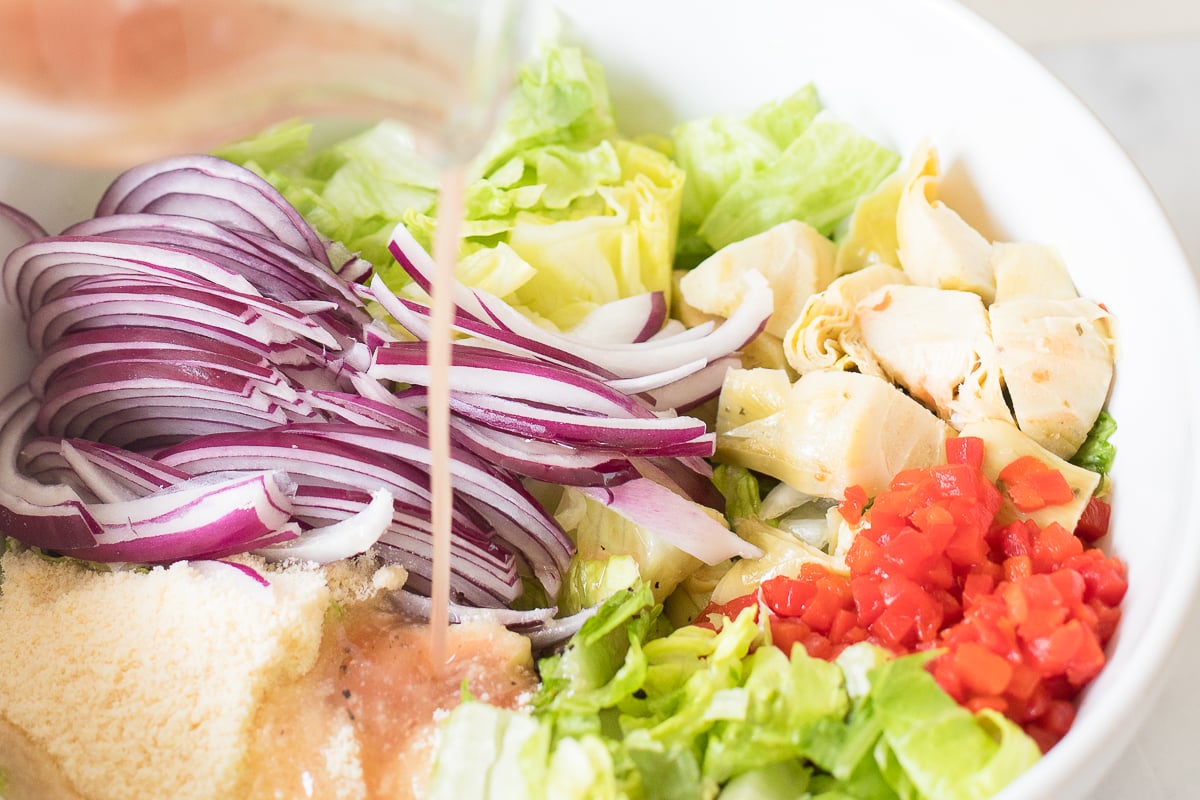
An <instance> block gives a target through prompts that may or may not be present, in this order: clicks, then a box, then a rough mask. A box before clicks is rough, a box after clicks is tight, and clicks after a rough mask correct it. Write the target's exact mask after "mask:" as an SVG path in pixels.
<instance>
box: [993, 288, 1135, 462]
mask: <svg viewBox="0 0 1200 800" xmlns="http://www.w3.org/2000/svg"><path fill="white" fill-rule="evenodd" d="M990 313H991V321H992V336H993V337H994V339H995V342H996V349H997V357H998V360H999V364H1000V371H1001V374H1002V376H1003V378H1004V383H1005V385H1007V386H1008V393H1009V396H1010V397H1011V398H1012V403H1013V410H1014V411H1015V412H1016V417H1017V425H1018V426H1019V427H1020V428H1021V430H1022V431H1024V432H1025V433H1026V434H1027V435H1029V436H1030V437H1031V438H1032V439H1033V440H1034V441H1036V442H1037V443H1038V444H1040V445H1041V446H1042V447H1044V448H1046V449H1047V450H1049V451H1050V452H1052V453H1054V454H1055V455H1057V456H1059V457H1061V458H1070V457H1071V456H1072V455H1074V453H1075V451H1076V450H1078V449H1079V446H1080V445H1081V444H1083V441H1084V439H1086V438H1087V434H1088V431H1089V430H1091V428H1092V424H1093V423H1095V421H1096V417H1097V416H1098V415H1099V414H1100V409H1102V408H1103V407H1104V401H1105V400H1106V399H1107V397H1108V390H1109V386H1110V384H1111V383H1112V379H1113V359H1114V349H1115V331H1114V330H1113V328H1114V322H1113V318H1112V317H1111V316H1110V315H1109V314H1108V312H1107V311H1105V310H1104V309H1103V308H1101V307H1100V306H1099V305H1097V304H1096V303H1093V302H1091V301H1090V300H1084V299H1082V298H1075V299H1072V300H1048V299H1041V298H1037V297H1023V298H1019V299H1016V300H1006V301H1004V302H1002V303H996V304H994V305H993V306H992V308H991V311H990Z"/></svg>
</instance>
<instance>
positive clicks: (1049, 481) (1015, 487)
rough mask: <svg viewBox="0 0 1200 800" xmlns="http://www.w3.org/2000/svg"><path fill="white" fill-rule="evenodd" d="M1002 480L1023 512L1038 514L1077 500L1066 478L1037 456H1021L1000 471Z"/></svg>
mask: <svg viewBox="0 0 1200 800" xmlns="http://www.w3.org/2000/svg"><path fill="white" fill-rule="evenodd" d="M999 477H1000V482H1001V483H1002V484H1004V490H1005V492H1007V494H1008V497H1009V499H1010V500H1012V502H1013V505H1014V506H1016V507H1017V509H1018V510H1020V511H1024V512H1029V511H1037V510H1038V509H1042V508H1045V507H1047V506H1058V505H1062V504H1064V503H1069V502H1071V501H1072V500H1074V499H1075V493H1074V492H1073V491H1071V485H1070V484H1069V483H1067V479H1066V478H1065V477H1063V474H1062V473H1061V472H1059V471H1058V470H1056V469H1054V468H1052V467H1049V466H1047V465H1046V464H1045V463H1044V462H1043V461H1041V460H1040V459H1038V458H1036V457H1034V456H1021V457H1020V458H1018V459H1016V460H1015V461H1013V462H1012V463H1011V464H1009V465H1008V466H1006V467H1005V468H1004V469H1002V470H1000V476H999Z"/></svg>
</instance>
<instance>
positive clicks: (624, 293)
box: [507, 140, 684, 328]
mask: <svg viewBox="0 0 1200 800" xmlns="http://www.w3.org/2000/svg"><path fill="white" fill-rule="evenodd" d="M611 149H612V151H613V153H615V155H616V158H617V163H618V165H619V167H620V174H619V176H618V178H617V179H616V180H615V181H613V182H610V183H600V182H597V183H596V185H595V186H594V189H593V193H592V194H591V195H588V196H585V197H583V198H579V199H576V200H574V201H573V202H572V203H571V204H570V205H568V206H567V207H566V208H564V209H561V210H560V209H554V208H550V207H547V206H545V205H541V206H538V207H535V208H531V209H528V210H526V211H524V212H522V213H518V214H517V215H515V216H514V217H513V219H512V227H511V229H510V230H509V231H508V239H507V241H508V243H509V245H511V246H512V248H513V250H515V251H516V252H517V253H519V254H520V255H521V257H522V258H524V259H525V260H526V261H528V262H529V263H530V264H531V265H532V266H533V267H534V268H535V269H536V270H537V273H536V274H535V275H534V276H533V278H532V279H531V280H530V281H529V282H528V283H526V284H525V285H524V286H523V287H522V288H521V290H520V291H519V292H518V293H517V299H518V300H519V302H520V303H521V304H523V305H525V306H527V307H529V308H530V309H532V310H533V311H535V312H537V313H538V314H540V315H541V316H543V317H545V318H546V319H549V320H551V321H553V322H554V323H555V324H556V325H558V326H559V327H560V328H570V327H571V326H573V325H575V324H577V323H578V322H579V321H580V320H582V319H583V318H584V317H585V316H587V314H588V313H589V312H591V311H593V310H595V308H596V307H597V306H600V305H603V304H604V303H608V302H611V301H613V300H618V299H620V298H622V297H629V296H631V295H635V294H640V293H642V292H650V291H661V292H669V290H670V287H671V267H672V264H673V263H674V258H675V242H676V235H677V231H678V224H679V222H678V221H679V204H680V197H681V195H682V191H683V186H684V174H683V171H682V170H680V169H679V168H678V167H676V166H675V165H674V164H672V163H671V160H670V159H669V158H667V157H666V156H665V155H663V154H662V153H660V152H659V151H657V150H653V149H651V148H649V147H645V146H643V145H639V144H635V143H633V142H629V141H624V140H617V141H615V142H613V143H612V146H611ZM593 177H595V178H600V177H604V174H597V175H593Z"/></svg>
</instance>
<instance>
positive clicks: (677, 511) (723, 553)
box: [579, 478, 762, 564]
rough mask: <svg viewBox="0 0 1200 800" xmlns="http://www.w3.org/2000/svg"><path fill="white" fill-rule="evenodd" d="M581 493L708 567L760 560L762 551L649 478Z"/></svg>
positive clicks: (586, 490)
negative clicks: (737, 558) (735, 559)
mask: <svg viewBox="0 0 1200 800" xmlns="http://www.w3.org/2000/svg"><path fill="white" fill-rule="evenodd" d="M579 491H581V492H583V493H584V494H586V495H587V496H588V497H590V498H592V499H593V500H596V501H597V502H599V503H602V504H603V505H606V506H608V507H609V508H610V509H611V510H612V511H614V512H616V513H617V514H619V515H621V516H622V517H624V518H625V519H627V520H629V521H630V522H632V523H634V524H635V525H638V526H640V527H643V528H646V529H647V530H650V531H653V532H654V533H655V534H657V535H658V536H659V537H661V538H662V539H663V540H664V541H666V542H668V543H669V544H672V545H674V546H675V547H678V548H679V549H680V550H682V551H683V552H685V553H687V554H688V555H691V556H695V557H696V558H698V559H700V560H701V561H703V562H704V563H705V564H718V563H720V562H722V561H724V560H725V559H727V558H732V557H733V556H741V557H742V558H758V557H760V556H761V555H762V551H761V550H759V549H758V548H757V547H755V546H754V545H752V544H750V543H749V542H747V541H745V540H744V539H741V538H740V537H738V535H737V534H735V533H733V532H732V531H730V530H729V529H728V528H726V527H725V526H724V525H722V524H721V523H719V522H717V521H716V520H714V519H713V518H712V517H710V516H709V515H708V514H707V513H705V511H704V509H703V508H702V507H700V506H698V505H697V504H695V503H693V502H691V501H689V500H685V499H684V498H682V497H680V496H679V495H677V494H675V493H674V492H672V491H670V490H669V489H665V488H663V487H662V486H660V485H659V484H657V483H655V482H654V481H652V480H647V479H646V478H638V479H637V480H633V481H629V482H628V483H622V484H620V485H619V486H610V487H607V488H583V489H580V490H579Z"/></svg>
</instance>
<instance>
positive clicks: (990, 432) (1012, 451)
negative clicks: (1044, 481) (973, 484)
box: [962, 420, 1100, 531]
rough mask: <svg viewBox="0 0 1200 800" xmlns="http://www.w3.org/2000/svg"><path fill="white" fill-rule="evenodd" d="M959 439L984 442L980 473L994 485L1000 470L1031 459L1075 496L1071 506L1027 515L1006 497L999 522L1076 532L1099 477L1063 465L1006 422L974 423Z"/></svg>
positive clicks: (1047, 509) (1049, 508) (997, 516)
mask: <svg viewBox="0 0 1200 800" xmlns="http://www.w3.org/2000/svg"><path fill="white" fill-rule="evenodd" d="M962 435H963V436H976V437H979V438H980V439H983V441H984V456H983V471H984V474H986V475H987V476H988V478H990V479H991V480H993V481H995V480H997V479H998V478H999V477H1000V471H1001V470H1002V469H1004V468H1005V467H1006V466H1008V465H1009V464H1011V463H1012V462H1014V461H1016V460H1017V459H1018V458H1020V457H1021V456H1033V457H1034V458H1036V459H1038V460H1039V461H1041V462H1042V463H1043V464H1045V465H1046V466H1048V467H1051V468H1053V469H1056V470H1058V471H1059V472H1061V473H1062V475H1063V477H1064V478H1066V479H1067V485H1069V486H1070V487H1071V493H1072V494H1073V495H1074V499H1073V500H1072V501H1071V502H1069V503H1065V504H1063V505H1057V506H1046V507H1045V508H1041V509H1038V510H1037V511H1030V512H1028V513H1026V512H1022V511H1019V510H1017V507H1016V506H1014V505H1013V504H1012V502H1011V501H1010V500H1009V499H1008V497H1005V498H1004V504H1003V505H1002V506H1001V507H1000V511H999V512H998V513H997V515H996V519H997V520H998V521H1000V522H1001V523H1006V522H1011V521H1012V520H1015V519H1030V520H1033V521H1034V522H1036V523H1037V524H1038V526H1039V527H1042V528H1044V527H1046V526H1047V525H1049V524H1050V523H1051V522H1057V523H1058V524H1059V525H1062V526H1063V527H1064V528H1066V529H1067V530H1069V531H1073V530H1075V526H1076V525H1078V524H1079V518H1080V516H1082V515H1083V510H1084V508H1086V507H1087V504H1088V501H1090V500H1091V499H1092V495H1093V494H1094V493H1095V491H1096V487H1097V486H1099V485H1100V476H1099V475H1098V474H1096V473H1095V472H1092V471H1091V470H1089V469H1084V468H1083V467H1077V466H1075V465H1074V464H1070V463H1068V462H1066V461H1063V460H1062V459H1061V458H1059V457H1058V456H1056V455H1054V454H1053V453H1051V452H1050V451H1049V450H1047V449H1045V448H1044V447H1042V446H1041V445H1039V444H1038V443H1037V442H1035V441H1034V440H1033V439H1031V438H1030V437H1028V436H1026V435H1025V434H1024V433H1022V432H1021V431H1020V430H1018V429H1017V427H1016V426H1015V425H1013V424H1011V423H1008V422H1000V421H998V420H986V421H983V422H976V423H974V424H972V425H968V426H967V427H965V428H963V430H962Z"/></svg>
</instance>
